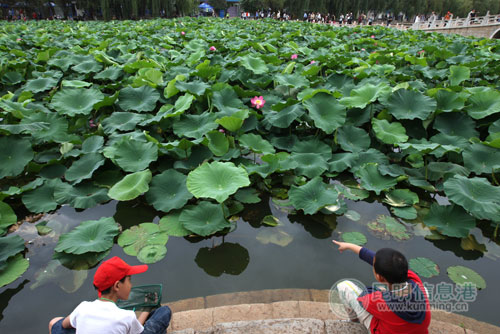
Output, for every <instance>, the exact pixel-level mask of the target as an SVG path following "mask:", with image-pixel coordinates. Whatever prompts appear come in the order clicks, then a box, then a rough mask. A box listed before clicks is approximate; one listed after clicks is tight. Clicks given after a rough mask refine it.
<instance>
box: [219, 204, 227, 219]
mask: <svg viewBox="0 0 500 334" xmlns="http://www.w3.org/2000/svg"><path fill="white" fill-rule="evenodd" d="M220 207H221V208H222V214H223V215H224V218H226V212H225V211H224V203H221V204H220Z"/></svg>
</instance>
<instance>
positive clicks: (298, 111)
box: [264, 103, 305, 129]
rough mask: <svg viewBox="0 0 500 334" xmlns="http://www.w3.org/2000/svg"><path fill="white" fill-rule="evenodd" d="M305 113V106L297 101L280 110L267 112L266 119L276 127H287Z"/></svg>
mask: <svg viewBox="0 0 500 334" xmlns="http://www.w3.org/2000/svg"><path fill="white" fill-rule="evenodd" d="M304 114H305V110H304V107H303V106H302V104H300V103H297V104H294V105H291V106H289V107H286V108H284V109H282V110H280V111H271V112H267V113H266V114H265V116H264V117H265V118H264V119H265V120H266V121H267V122H268V123H269V124H271V125H272V126H274V127H277V128H282V129H285V128H288V127H289V126H290V125H291V124H292V122H293V121H295V120H296V119H297V118H300V117H301V116H302V115H304Z"/></svg>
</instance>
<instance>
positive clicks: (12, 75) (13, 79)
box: [2, 72, 24, 86]
mask: <svg viewBox="0 0 500 334" xmlns="http://www.w3.org/2000/svg"><path fill="white" fill-rule="evenodd" d="M23 81H24V76H23V75H22V74H21V73H19V72H6V73H5V74H4V75H3V76H2V82H3V83H4V84H6V85H9V86H14V85H17V84H18V83H21V82H23Z"/></svg>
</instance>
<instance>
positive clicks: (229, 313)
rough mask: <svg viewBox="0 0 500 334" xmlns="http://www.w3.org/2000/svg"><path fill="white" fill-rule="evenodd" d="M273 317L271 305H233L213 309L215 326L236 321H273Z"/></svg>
mask: <svg viewBox="0 0 500 334" xmlns="http://www.w3.org/2000/svg"><path fill="white" fill-rule="evenodd" d="M272 317H273V308H272V306H271V304H244V305H232V306H221V307H215V308H214V309H213V322H214V324H219V323H223V322H234V321H250V320H261V319H271V318H272Z"/></svg>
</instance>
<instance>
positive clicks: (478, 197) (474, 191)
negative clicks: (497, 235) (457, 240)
mask: <svg viewBox="0 0 500 334" xmlns="http://www.w3.org/2000/svg"><path fill="white" fill-rule="evenodd" d="M443 187H444V193H445V194H446V196H448V198H449V200H450V201H452V202H453V203H456V204H458V205H461V206H462V207H463V208H464V209H465V210H467V212H469V213H470V214H472V215H473V216H474V217H476V218H479V219H490V220H493V221H495V222H500V200H499V199H500V187H495V186H492V185H491V183H489V182H488V180H487V179H484V178H479V177H474V178H467V177H464V176H460V175H456V176H454V177H452V178H449V179H448V180H446V182H444V184H443Z"/></svg>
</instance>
